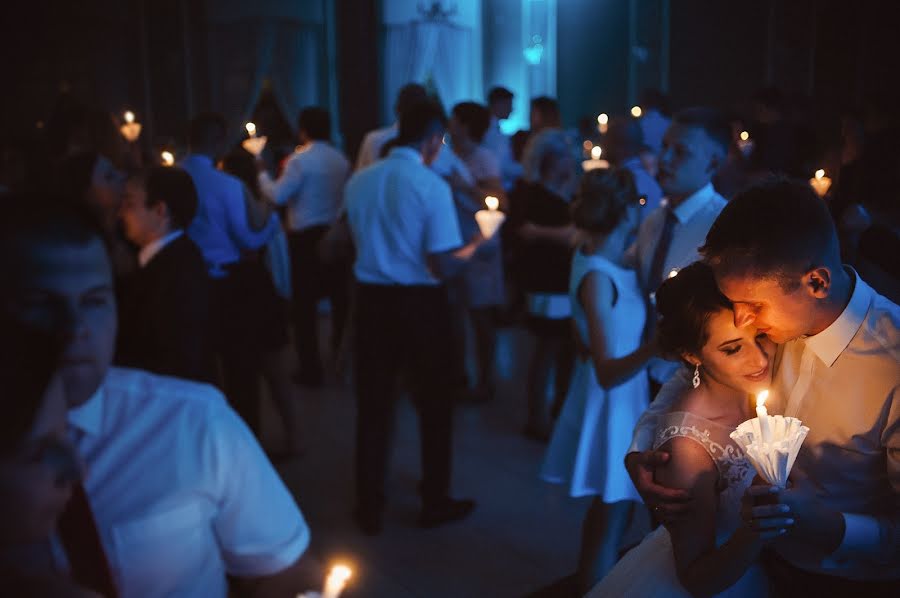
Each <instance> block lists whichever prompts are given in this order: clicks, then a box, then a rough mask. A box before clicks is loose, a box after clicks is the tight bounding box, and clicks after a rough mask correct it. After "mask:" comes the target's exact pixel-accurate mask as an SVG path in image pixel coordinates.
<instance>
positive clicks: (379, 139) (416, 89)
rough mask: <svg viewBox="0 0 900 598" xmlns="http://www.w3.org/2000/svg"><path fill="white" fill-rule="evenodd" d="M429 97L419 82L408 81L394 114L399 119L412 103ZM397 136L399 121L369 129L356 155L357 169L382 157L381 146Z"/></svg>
mask: <svg viewBox="0 0 900 598" xmlns="http://www.w3.org/2000/svg"><path fill="white" fill-rule="evenodd" d="M427 97H428V92H427V91H425V88H424V87H422V86H421V85H419V84H418V83H407V84H406V85H404V86H403V87H401V88H400V91H399V92H397V101H396V102H395V103H394V114H396V115H397V121H398V122H399V121H400V118H401V117H402V116H403V112H404V111H405V110H406V109H407V108H408V107H409V106H411V105H413V104H416V103H418V102H421V101H422V100H424V99H426V98H427ZM396 136H397V123H396V122H395V123H394V124H392V125H390V126H388V127H384V128H381V129H375V130H374V131H369V132H368V133H366V136H365V137H364V138H363V142H362V145H360V147H359V154H357V156H356V168H355V170H356V171H360V170H362V169H363V168H366V167H367V166H371V165H372V164H374V163H375V162H377V161H378V160H379V159H380V158H381V148H382V147H384V144H386V143H387V142H388V141H390V140H391V139H393V138H394V137H396Z"/></svg>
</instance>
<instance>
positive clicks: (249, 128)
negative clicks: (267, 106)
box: [244, 123, 256, 137]
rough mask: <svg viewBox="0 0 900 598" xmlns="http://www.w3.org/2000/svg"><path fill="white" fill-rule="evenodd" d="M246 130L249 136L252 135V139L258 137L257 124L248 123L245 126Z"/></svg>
mask: <svg viewBox="0 0 900 598" xmlns="http://www.w3.org/2000/svg"><path fill="white" fill-rule="evenodd" d="M244 128H246V129H247V134H248V135H250V137H256V125H255V124H253V123H247V124H246V125H244Z"/></svg>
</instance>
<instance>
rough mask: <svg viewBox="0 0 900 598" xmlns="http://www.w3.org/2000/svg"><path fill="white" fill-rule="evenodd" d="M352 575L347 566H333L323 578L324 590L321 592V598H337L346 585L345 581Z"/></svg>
mask: <svg viewBox="0 0 900 598" xmlns="http://www.w3.org/2000/svg"><path fill="white" fill-rule="evenodd" d="M352 575H353V571H351V570H350V567H348V566H347V565H335V566H334V567H332V568H331V571H330V572H329V573H328V577H327V578H325V589H324V590H322V598H338V597H339V596H340V595H341V592H343V591H344V586H345V585H347V580H348V579H350V577H351V576H352Z"/></svg>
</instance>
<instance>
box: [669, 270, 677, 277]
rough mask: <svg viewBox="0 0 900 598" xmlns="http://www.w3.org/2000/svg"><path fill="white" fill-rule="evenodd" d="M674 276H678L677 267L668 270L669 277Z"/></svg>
mask: <svg viewBox="0 0 900 598" xmlns="http://www.w3.org/2000/svg"><path fill="white" fill-rule="evenodd" d="M676 276H678V268H672V269H671V270H669V278H675V277H676Z"/></svg>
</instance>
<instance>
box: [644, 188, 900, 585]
mask: <svg viewBox="0 0 900 598" xmlns="http://www.w3.org/2000/svg"><path fill="white" fill-rule="evenodd" d="M701 252H702V253H703V255H704V257H705V259H706V260H707V261H708V262H709V263H710V264H711V265H712V266H713V269H714V271H715V273H716V280H717V282H718V284H719V287H720V288H721V290H722V292H723V293H724V294H725V295H726V296H727V297H728V298H729V299H731V301H732V302H733V303H734V312H735V325H736V326H745V325H748V324H750V323H753V325H754V326H756V327H758V328H759V329H760V331H761V332H765V333H766V334H768V335H769V336H770V338H771V339H772V340H774V341H776V342H778V343H784V344H783V346H782V347H781V348H780V351H779V353H778V355H777V356H776V360H775V370H774V378H773V382H772V385H773V386H772V392H771V395H770V400H769V402H768V403H767V406H769V405H770V406H771V407H770V410H769V411H770V413H773V414H784V415H786V416H793V417H797V418H799V419H800V420H801V421H802V422H803V424H804V425H806V426H807V427H809V430H810V431H809V434H808V435H807V437H806V440H805V441H804V443H803V445H802V447H801V449H800V453H799V455H798V457H797V460H796V462H795V464H794V468H793V470H792V473H791V479H792V483H793V486H792V487H791V488H789V489H788V490H786V491H783V492H781V493H780V502H781V503H782V504H783V505H785V506H787V507H788V508H789V509H790V515H789V516H791V517H793V518H794V519H795V521H796V525H795V526H794V528H793V530H791V531H789V533H788V534H786V535H785V536H784V538H783V539H781V540H779V541H777V542H776V543H774V544H773V548H774V553H773V554H772V555H770V558H769V559H768V562H767V565H768V570H769V573H770V575H771V576H772V578H773V581H774V582H775V585H776V589H777V590H778V595H784V596H797V595H814V596H825V595H828V596H838V595H839V596H849V595H861V596H863V595H864V596H889V595H894V596H896V590H897V588H898V587H900V409H898V406H900V403H898V393H900V331H898V327H900V308H898V306H897V305H895V304H894V303H891V302H890V301H889V300H887V299H885V298H884V297H882V296H880V295H878V294H877V293H875V292H874V291H873V290H872V289H871V287H869V286H868V285H867V284H866V283H865V282H864V281H863V280H862V279H861V278H860V277H859V275H858V274H856V272H854V271H853V270H852V269H850V268H848V267H846V266H842V264H841V257H840V247H839V245H838V241H837V235H836V233H835V229H834V225H833V223H832V221H831V218H830V215H829V213H828V210H827V207H826V206H825V204H824V203H822V201H821V200H820V199H819V198H818V197H816V196H815V195H814V194H813V193H812V191H811V190H810V189H809V188H808V186H807V185H805V184H803V183H791V182H786V181H778V180H776V181H773V182H770V183H767V184H764V185H760V186H758V187H755V188H751V189H749V190H747V191H745V192H743V193H741V194H739V195H738V196H737V197H735V198H734V199H733V200H732V201H731V203H730V204H729V205H728V206H726V208H725V209H724V210H723V211H722V213H721V215H720V217H719V219H718V220H717V221H716V223H715V224H714V225H713V227H712V229H711V230H710V232H709V235H708V236H707V240H706V244H705V245H704V247H703V248H702V249H701ZM678 384H684V382H683V381H681V380H680V379H679V378H676V379H675V380H673V381H672V385H673V386H677V385H678ZM668 386H669V385H667V388H666V389H664V392H661V393H660V397H659V398H658V399H657V402H656V404H654V405H653V406H652V407H651V410H650V411H648V414H647V415H645V417H644V418H642V420H641V422H639V424H638V428H637V429H636V431H635V439H634V443H633V445H632V451H634V452H632V453H631V454H629V455H628V457H626V464H627V466H628V468H629V473H631V475H632V479H633V480H634V482H635V486H636V487H637V488H638V490H639V491H641V493H642V495H643V496H644V497H645V499H646V500H647V501H648V503H649V504H652V505H655V506H656V507H657V508H658V509H659V511H660V512H661V513H662V514H663V515H664V516H672V513H673V512H677V511H678V510H679V507H678V506H676V505H675V504H674V503H672V502H671V498H672V496H671V492H673V491H671V490H669V489H665V488H661V487H658V486H657V487H654V485H653V484H652V470H653V465H652V463H653V462H654V459H658V458H660V457H659V456H658V455H655V454H653V453H652V452H649V451H648V449H649V448H650V445H649V444H648V434H649V435H652V433H653V428H654V419H655V415H654V414H658V413H663V412H665V411H666V410H667V409H668V405H669V404H670V403H671V397H672V396H674V395H677V394H678V392H677V389H673V388H669V387H668ZM639 451H645V452H643V453H642V452H639ZM752 490H753V492H754V493H756V492H760V490H754V489H752ZM769 490H771V489H770V488H769V487H764V488H763V490H761V491H769ZM680 498H685V497H680ZM766 509H771V507H765V508H764V507H757V510H756V512H755V513H754V516H755V517H756V518H760V519H762V518H765V517H767V516H772V515H774V514H775V513H774V512H772V511H768V510H766ZM775 509H777V507H775ZM777 516H778V517H784V516H785V515H784V512H778V513H777Z"/></svg>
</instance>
